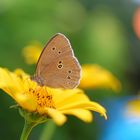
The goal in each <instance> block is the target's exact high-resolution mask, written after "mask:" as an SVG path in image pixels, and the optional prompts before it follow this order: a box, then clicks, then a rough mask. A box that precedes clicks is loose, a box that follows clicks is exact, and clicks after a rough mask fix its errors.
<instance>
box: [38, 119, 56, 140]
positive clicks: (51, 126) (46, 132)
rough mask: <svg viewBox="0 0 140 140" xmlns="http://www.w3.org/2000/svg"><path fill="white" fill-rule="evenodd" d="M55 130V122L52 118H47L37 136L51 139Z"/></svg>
mask: <svg viewBox="0 0 140 140" xmlns="http://www.w3.org/2000/svg"><path fill="white" fill-rule="evenodd" d="M55 130H56V124H55V123H54V122H53V121H52V120H49V121H48V122H47V123H46V125H45V126H44V129H43V131H42V133H41V135H40V137H39V140H51V139H52V137H53V135H54V132H55Z"/></svg>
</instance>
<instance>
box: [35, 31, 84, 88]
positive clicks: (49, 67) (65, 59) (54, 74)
mask: <svg viewBox="0 0 140 140" xmlns="http://www.w3.org/2000/svg"><path fill="white" fill-rule="evenodd" d="M80 73H81V67H80V65H79V62H78V60H77V59H76V57H75V56H74V54H73V50H72V48H71V45H70V42H69V40H68V39H67V38H66V37H65V36H64V35H62V34H60V33H59V34H56V35H55V36H54V37H53V38H52V39H51V40H50V41H49V42H48V44H47V45H46V46H45V48H44V49H43V51H42V53H41V55H40V58H39V60H38V63H37V66H36V73H35V78H34V79H35V80H36V82H38V83H39V84H41V85H46V86H50V87H54V88H75V87H76V86H77V85H78V84H79V81H80Z"/></svg>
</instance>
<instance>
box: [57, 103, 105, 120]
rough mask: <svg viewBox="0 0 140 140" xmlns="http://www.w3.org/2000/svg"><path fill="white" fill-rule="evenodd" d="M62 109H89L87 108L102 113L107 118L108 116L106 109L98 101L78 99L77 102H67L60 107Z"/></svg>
mask: <svg viewBox="0 0 140 140" xmlns="http://www.w3.org/2000/svg"><path fill="white" fill-rule="evenodd" d="M58 109H59V110H60V111H65V110H72V109H87V110H92V111H96V112H98V113H100V114H101V115H103V116H104V117H105V119H107V116H106V110H105V109H104V108H103V107H102V106H101V105H99V104H98V103H96V102H82V101H77V102H75V103H71V104H66V105H64V106H62V107H60V108H58Z"/></svg>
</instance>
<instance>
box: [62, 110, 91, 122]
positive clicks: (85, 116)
mask: <svg viewBox="0 0 140 140" xmlns="http://www.w3.org/2000/svg"><path fill="white" fill-rule="evenodd" d="M62 112H63V113H64V114H68V115H74V116H76V117H77V118H79V119H81V120H82V121H84V122H87V123H89V122H91V121H92V119H93V116H92V113H91V112H90V111H89V110H85V109H72V110H65V111H62Z"/></svg>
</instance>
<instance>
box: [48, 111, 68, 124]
mask: <svg viewBox="0 0 140 140" xmlns="http://www.w3.org/2000/svg"><path fill="white" fill-rule="evenodd" d="M46 112H47V114H48V115H49V116H50V117H51V118H52V119H53V120H54V122H55V123H56V124H57V125H63V124H64V123H65V122H66V120H67V118H66V116H65V115H63V114H62V113H61V112H60V111H58V110H56V109H53V108H46Z"/></svg>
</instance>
